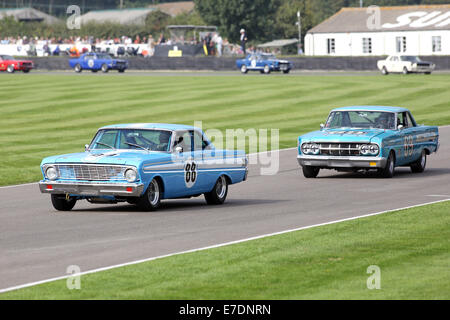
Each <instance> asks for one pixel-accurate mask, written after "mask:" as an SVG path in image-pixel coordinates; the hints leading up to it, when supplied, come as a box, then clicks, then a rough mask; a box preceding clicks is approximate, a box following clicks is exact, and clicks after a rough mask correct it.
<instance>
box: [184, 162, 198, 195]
mask: <svg viewBox="0 0 450 320" xmlns="http://www.w3.org/2000/svg"><path fill="white" fill-rule="evenodd" d="M196 181H197V164H196V163H195V161H193V160H192V159H189V160H187V161H186V164H185V165H184V182H185V183H186V187H188V188H192V187H193V186H194V184H195V182H196Z"/></svg>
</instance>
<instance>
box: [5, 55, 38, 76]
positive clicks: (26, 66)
mask: <svg viewBox="0 0 450 320" xmlns="http://www.w3.org/2000/svg"><path fill="white" fill-rule="evenodd" d="M33 67H34V66H33V61H30V60H16V59H14V57H11V56H7V55H0V71H8V72H9V73H14V71H23V72H25V73H28V72H30V70H31V69H33Z"/></svg>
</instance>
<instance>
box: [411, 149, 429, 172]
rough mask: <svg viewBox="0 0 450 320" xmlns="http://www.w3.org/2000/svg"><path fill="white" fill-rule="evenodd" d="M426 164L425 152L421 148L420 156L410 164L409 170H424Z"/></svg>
mask: <svg viewBox="0 0 450 320" xmlns="http://www.w3.org/2000/svg"><path fill="white" fill-rule="evenodd" d="M426 166H427V153H426V152H425V150H422V153H421V155H420V158H419V159H418V160H417V161H416V162H414V163H412V164H411V171H412V172H414V173H421V172H424V171H425V167H426Z"/></svg>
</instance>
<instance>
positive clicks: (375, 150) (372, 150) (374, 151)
mask: <svg viewBox="0 0 450 320" xmlns="http://www.w3.org/2000/svg"><path fill="white" fill-rule="evenodd" d="M378 151H379V148H378V146H377V145H376V144H372V145H370V147H369V152H370V154H372V155H377V154H378Z"/></svg>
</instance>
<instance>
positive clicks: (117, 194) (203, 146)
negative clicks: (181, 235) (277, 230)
mask: <svg viewBox="0 0 450 320" xmlns="http://www.w3.org/2000/svg"><path fill="white" fill-rule="evenodd" d="M41 170H42V174H43V176H44V179H43V180H42V181H40V182H39V188H40V191H41V192H42V193H48V194H50V195H51V201H52V204H53V206H54V208H55V209H56V210H60V211H68V210H71V209H72V208H73V207H74V205H75V203H76V202H77V201H78V200H82V199H86V200H88V201H89V202H91V203H117V202H124V201H126V202H128V203H131V204H135V205H137V206H139V207H140V208H142V209H143V210H147V211H153V210H156V209H158V207H159V206H160V203H161V200H163V199H174V198H190V197H196V196H200V195H202V194H203V195H204V196H205V199H206V202H207V203H208V204H222V203H224V202H225V199H226V197H227V194H228V186H229V185H231V184H235V183H239V182H242V181H244V180H246V179H247V174H248V159H247V156H246V154H245V152H244V151H227V150H218V149H216V148H215V147H214V146H213V144H212V143H211V142H210V141H209V140H208V138H207V137H206V136H205V134H204V133H203V132H202V131H201V130H200V129H198V128H196V127H191V126H184V125H171V124H120V125H111V126H106V127H102V128H100V129H99V130H98V131H97V134H96V135H95V137H94V139H93V140H92V142H91V143H90V144H89V145H86V146H85V152H82V153H73V154H66V155H60V156H52V157H48V158H45V159H43V160H42V163H41Z"/></svg>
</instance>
